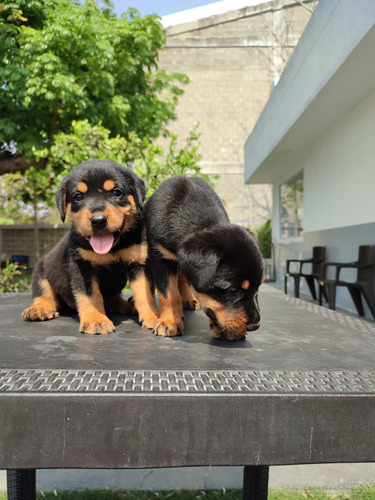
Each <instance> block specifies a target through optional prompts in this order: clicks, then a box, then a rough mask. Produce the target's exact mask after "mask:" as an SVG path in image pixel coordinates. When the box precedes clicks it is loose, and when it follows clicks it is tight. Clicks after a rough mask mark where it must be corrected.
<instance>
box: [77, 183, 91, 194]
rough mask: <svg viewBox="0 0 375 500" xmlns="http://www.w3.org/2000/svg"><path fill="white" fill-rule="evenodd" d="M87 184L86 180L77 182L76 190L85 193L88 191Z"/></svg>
mask: <svg viewBox="0 0 375 500" xmlns="http://www.w3.org/2000/svg"><path fill="white" fill-rule="evenodd" d="M88 189H89V188H88V186H87V184H86V182H79V183H78V184H77V190H78V191H79V192H80V193H87V191H88Z"/></svg>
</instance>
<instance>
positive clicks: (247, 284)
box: [241, 280, 250, 290]
mask: <svg viewBox="0 0 375 500" xmlns="http://www.w3.org/2000/svg"><path fill="white" fill-rule="evenodd" d="M249 286H250V282H249V280H245V281H243V282H242V284H241V287H242V288H243V289H244V290H247V289H248V288H249Z"/></svg>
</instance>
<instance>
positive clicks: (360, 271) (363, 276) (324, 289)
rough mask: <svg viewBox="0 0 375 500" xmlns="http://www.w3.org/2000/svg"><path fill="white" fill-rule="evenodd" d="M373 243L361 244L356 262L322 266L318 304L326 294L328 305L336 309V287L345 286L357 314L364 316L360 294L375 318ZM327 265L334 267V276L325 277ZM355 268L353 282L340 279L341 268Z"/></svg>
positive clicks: (329, 263)
mask: <svg viewBox="0 0 375 500" xmlns="http://www.w3.org/2000/svg"><path fill="white" fill-rule="evenodd" d="M374 248H375V247H374V245H361V246H360V247H359V251H358V260H357V261H356V262H344V263H343V262H326V263H325V264H324V266H323V270H322V277H321V279H320V280H319V304H320V305H322V298H323V296H324V295H326V297H327V300H328V307H329V308H330V309H336V288H337V287H338V286H345V287H347V289H348V290H349V293H350V295H351V297H352V299H353V302H354V305H355V307H356V309H357V312H358V314H359V316H364V315H365V314H364V310H363V304H362V296H363V297H364V299H365V301H366V303H367V305H368V307H369V309H370V311H371V314H372V316H373V317H374V319H375V294H374V275H375V256H374ZM329 266H334V267H336V272H335V278H333V279H328V278H326V277H325V276H326V271H327V268H328V267H329ZM348 268H353V269H357V279H356V280H355V281H354V282H350V281H344V280H341V279H340V271H341V269H348Z"/></svg>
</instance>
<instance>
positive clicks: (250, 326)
mask: <svg viewBox="0 0 375 500" xmlns="http://www.w3.org/2000/svg"><path fill="white" fill-rule="evenodd" d="M259 327H260V321H259V322H258V323H249V324H248V325H247V328H246V330H247V331H248V332H254V331H255V330H258V328H259Z"/></svg>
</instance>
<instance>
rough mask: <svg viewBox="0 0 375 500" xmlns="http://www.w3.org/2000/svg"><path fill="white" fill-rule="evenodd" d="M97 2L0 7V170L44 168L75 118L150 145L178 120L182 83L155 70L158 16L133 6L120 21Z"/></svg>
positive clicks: (20, 0) (19, 1)
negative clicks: (137, 138) (175, 119)
mask: <svg viewBox="0 0 375 500" xmlns="http://www.w3.org/2000/svg"><path fill="white" fill-rule="evenodd" d="M101 4H104V7H101V6H99V3H98V2H97V1H96V0H86V1H85V2H80V1H79V0H14V1H11V2H6V3H1V4H0V173H6V172H13V171H16V170H22V169H26V168H28V167H29V166H30V165H33V166H34V167H36V168H41V167H45V166H46V165H47V164H48V161H49V158H50V155H51V150H52V148H53V145H54V144H55V138H56V136H61V134H68V135H69V134H71V133H74V132H73V129H72V127H73V126H74V125H73V123H74V122H77V121H84V120H87V122H88V123H89V124H91V125H97V124H99V123H100V124H101V126H103V127H104V128H106V129H107V130H109V131H110V137H111V138H115V137H123V138H125V139H129V138H130V137H131V134H135V135H136V136H137V137H139V138H141V140H142V141H143V140H144V139H146V140H148V141H151V140H153V139H155V138H157V137H159V136H160V135H161V134H165V133H166V129H167V124H168V122H169V121H170V120H171V119H173V118H175V106H176V104H177V100H178V96H179V95H181V93H182V90H181V88H180V85H181V83H186V82H187V77H186V76H185V75H181V74H172V75H168V74H167V73H166V72H165V71H163V70H161V69H159V68H158V52H159V51H160V50H161V49H162V48H163V45H164V43H165V37H164V34H163V31H162V27H161V24H160V22H159V20H158V17H157V16H154V15H153V16H146V17H141V16H140V15H139V13H138V12H137V11H136V10H135V9H129V10H128V12H127V13H126V14H124V15H123V17H122V18H121V19H118V18H117V16H116V15H115V13H114V12H113V11H112V9H111V3H110V2H109V1H108V0H107V1H104V2H101Z"/></svg>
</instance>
